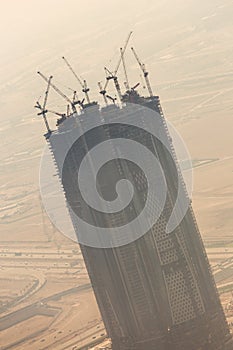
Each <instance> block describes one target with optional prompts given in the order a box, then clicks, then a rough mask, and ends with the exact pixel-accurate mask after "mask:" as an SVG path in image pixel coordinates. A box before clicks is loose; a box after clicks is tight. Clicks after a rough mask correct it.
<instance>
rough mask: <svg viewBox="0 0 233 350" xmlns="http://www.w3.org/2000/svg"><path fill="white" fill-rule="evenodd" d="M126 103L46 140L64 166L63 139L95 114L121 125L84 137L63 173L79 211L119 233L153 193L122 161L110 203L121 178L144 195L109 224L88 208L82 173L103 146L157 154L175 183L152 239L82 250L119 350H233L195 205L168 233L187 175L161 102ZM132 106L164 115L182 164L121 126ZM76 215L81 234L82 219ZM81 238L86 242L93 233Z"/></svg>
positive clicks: (106, 180)
mask: <svg viewBox="0 0 233 350" xmlns="http://www.w3.org/2000/svg"><path fill="white" fill-rule="evenodd" d="M121 100H122V107H121V108H119V107H117V106H116V105H115V104H112V105H108V106H106V107H104V108H102V109H101V108H99V106H98V105H97V104H96V103H92V104H91V103H90V104H89V105H88V106H82V107H83V109H82V112H81V114H79V115H78V114H75V113H74V114H73V115H71V116H70V117H69V118H67V119H69V123H67V125H68V126H66V127H65V126H64V125H65V122H66V121H65V122H64V125H63V123H60V125H59V126H58V130H56V131H54V132H53V133H52V134H53V137H51V132H49V133H48V134H47V135H46V137H47V140H48V142H49V144H50V148H51V151H52V152H53V154H54V157H55V162H57V159H56V157H57V155H56V149H57V145H58V144H59V142H60V140H62V139H63V140H65V141H64V142H66V143H67V144H69V133H70V132H71V130H72V132H73V131H74V130H75V128H82V125H84V124H88V122H89V118H90V111H91V115H93V113H94V114H95V116H96V118H99V119H100V120H104V118H105V116H106V115H108V116H109V114H110V115H112V118H113V119H114V124H111V125H107V124H105V125H104V126H103V127H102V128H101V130H99V131H98V132H96V130H95V132H92V131H90V132H88V133H86V135H85V137H81V138H79V140H78V142H76V143H75V144H73V146H72V148H71V149H70V151H69V155H67V156H66V159H65V162H64V164H63V169H59V171H60V178H61V181H62V186H63V189H64V193H65V196H66V199H67V202H68V203H69V205H70V206H71V207H72V211H73V212H75V213H76V214H77V215H78V216H80V217H82V219H84V220H86V221H89V222H90V223H91V224H92V225H93V226H95V225H96V226H98V225H99V226H102V227H105V228H107V227H109V228H111V227H116V230H117V227H120V226H121V225H124V224H125V223H126V221H130V220H132V219H133V218H134V216H135V215H137V214H138V213H140V211H141V210H142V208H143V206H144V205H145V201H146V196H147V194H148V186H147V181H146V177H145V174H144V173H143V170H142V169H140V168H139V167H138V166H136V165H135V164H134V163H133V162H127V160H126V159H121V157H120V155H118V157H116V159H115V161H113V162H109V163H108V164H107V165H106V167H105V170H104V171H103V172H102V173H101V174H99V176H98V179H97V181H98V184H97V187H98V188H99V191H100V193H101V194H102V196H103V198H108V200H110V201H111V200H113V199H114V195H112V192H113V187H114V186H115V184H116V183H117V182H118V181H119V180H121V179H125V178H126V179H129V180H130V182H131V183H132V185H133V187H134V191H135V192H136V194H134V196H133V198H132V201H131V203H130V204H129V205H128V206H127V208H126V209H125V210H122V211H119V212H118V213H117V214H111V213H110V214H108V215H106V216H105V217H104V218H103V217H102V216H101V215H100V213H99V212H98V211H97V210H95V211H93V210H91V209H90V208H89V207H88V206H87V205H86V203H85V200H84V198H83V197H82V194H81V193H80V190H79V188H78V186H77V170H78V168H79V165H80V163H81V161H82V159H83V157H84V155H85V154H87V152H88V151H89V150H91V149H93V147H95V146H96V145H97V144H98V143H99V142H103V141H105V140H112V139H119V138H120V139H121V138H124V139H131V140H134V141H136V142H139V143H141V144H143V145H144V146H146V147H147V148H148V149H149V150H150V151H151V152H152V153H154V154H155V155H156V157H157V158H158V160H159V162H160V164H161V166H162V168H163V170H164V176H165V180H166V183H167V195H166V201H165V205H164V208H163V210H162V212H161V214H160V216H159V218H158V220H157V221H156V222H155V223H154V225H153V226H152V228H151V229H150V230H149V231H148V232H146V233H145V234H144V235H142V236H141V237H139V238H137V239H136V240H132V241H131V242H130V243H128V242H127V244H124V245H120V246H113V247H107V248H105V247H102V248H101V247H91V246H87V245H84V244H82V243H81V244H80V246H81V250H82V254H83V257H84V260H85V264H86V267H87V270H88V274H89V277H90V280H91V283H92V286H93V290H94V293H95V296H96V300H97V303H98V306H99V309H100V312H101V315H102V318H103V321H104V324H105V327H106V330H107V333H108V336H109V337H110V338H111V340H112V348H113V350H154V349H156V350H232V349H233V343H232V339H231V335H230V332H229V329H228V325H227V322H226V319H225V315H224V312H223V309H222V306H221V303H220V299H219V296H218V292H217V289H216V285H215V282H214V279H213V276H212V273H211V268H210V265H209V262H208V259H207V256H206V252H205V249H204V246H203V243H202V239H201V236H200V233H199V230H198V226H197V223H196V220H195V217H194V213H193V210H192V207H191V204H190V205H189V208H188V210H187V212H186V214H185V216H184V218H183V220H182V221H181V222H180V224H179V225H178V226H177V227H176V228H175V229H174V230H173V231H172V232H171V233H168V232H167V231H166V225H167V222H168V220H169V218H170V216H171V213H172V210H173V208H174V205H175V201H176V197H177V191H178V189H177V186H178V185H177V177H179V176H181V175H180V173H179V171H177V166H176V165H177V164H176V161H175V160H174V159H175V152H174V149H173V145H172V140H171V137H170V135H169V133H168V129H167V125H166V122H165V119H164V116H163V112H162V109H161V106H160V101H159V97H158V96H153V95H152V93H150V96H149V97H142V96H140V95H139V94H138V93H137V92H136V90H135V89H131V90H128V91H127V92H126V94H125V95H123V96H122V97H121ZM129 102H132V103H134V104H136V105H138V106H144V107H145V108H149V109H151V110H153V111H155V112H157V114H156V115H157V118H158V119H159V123H160V125H161V128H160V131H159V132H160V133H161V135H162V136H163V137H165V138H166V139H167V140H168V142H169V144H170V150H171V154H173V156H174V159H172V157H170V156H169V154H168V153H167V151H166V149H165V147H164V146H163V145H162V144H161V142H159V140H158V139H156V138H153V136H152V135H150V134H149V133H145V132H144V131H143V130H142V129H140V128H137V127H133V126H128V125H125V124H122V123H121V121H122V120H123V119H124V117H125V115H126V114H127V113H129V110H130V111H132V109H130V107H129V106H128V103H129ZM134 113H135V115H134V116H133V117H135V118H136V113H139V110H138V109H137V108H136V109H135V111H134ZM61 144H62V142H60V145H61ZM58 168H59V167H58ZM109 174H111V176H109ZM183 186H185V185H184V184H183ZM111 195H112V196H113V197H111ZM151 210H152V211H153V210H156V203H151ZM70 215H71V218H72V221H73V224H74V229H75V230H77V227H76V221H75V218H74V215H73V214H72V213H71V214H70ZM76 234H77V236H79V235H80V234H81V235H84V236H85V232H81V233H80V232H76ZM79 241H80V240H79ZM81 242H82V240H81Z"/></svg>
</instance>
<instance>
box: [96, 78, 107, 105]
mask: <svg viewBox="0 0 233 350" xmlns="http://www.w3.org/2000/svg"><path fill="white" fill-rule="evenodd" d="M98 86H99V89H100V91H99V93H100V94H101V95H103V99H104V102H105V104H106V105H107V104H108V100H107V98H106V92H107V91H106V90H104V89H103V87H102V84H101V82H100V81H99V82H98Z"/></svg>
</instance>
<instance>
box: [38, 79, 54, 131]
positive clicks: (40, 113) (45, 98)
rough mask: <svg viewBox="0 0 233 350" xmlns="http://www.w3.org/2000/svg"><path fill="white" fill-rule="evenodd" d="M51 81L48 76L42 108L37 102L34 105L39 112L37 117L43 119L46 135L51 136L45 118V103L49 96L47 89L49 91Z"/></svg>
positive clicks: (46, 111)
mask: <svg viewBox="0 0 233 350" xmlns="http://www.w3.org/2000/svg"><path fill="white" fill-rule="evenodd" d="M51 80H52V76H50V77H49V79H48V80H47V82H48V85H47V89H46V91H45V97H44V103H43V106H41V104H40V103H39V101H37V102H36V105H35V108H38V109H39V110H40V112H39V113H38V114H37V115H42V116H43V119H44V122H45V126H46V129H47V131H48V134H51V132H52V131H51V129H50V127H49V123H48V120H47V117H46V114H47V113H48V110H47V109H46V103H47V100H48V94H49V89H50V86H51Z"/></svg>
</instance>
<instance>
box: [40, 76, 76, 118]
mask: <svg viewBox="0 0 233 350" xmlns="http://www.w3.org/2000/svg"><path fill="white" fill-rule="evenodd" d="M37 73H38V74H39V75H40V76H41V77H42V78H43V79H44V80H45V81H46V82H47V83H48V82H49V79H48V78H46V76H44V75H43V74H42V73H41V72H37ZM50 80H51V79H50ZM50 86H51V87H52V88H53V89H54V90H55V91H56V92H57V93H58V94H59V95H60V96H61V97H63V98H64V99H65V100H66V101H67V102H68V103H70V105H71V107H72V110H73V112H74V113H77V109H76V107H75V104H76V103H75V102H73V101H71V100H70V99H69V97H67V96H66V95H65V94H63V92H61V90H59V89H58V88H57V87H56V85H54V84H52V83H51V82H50Z"/></svg>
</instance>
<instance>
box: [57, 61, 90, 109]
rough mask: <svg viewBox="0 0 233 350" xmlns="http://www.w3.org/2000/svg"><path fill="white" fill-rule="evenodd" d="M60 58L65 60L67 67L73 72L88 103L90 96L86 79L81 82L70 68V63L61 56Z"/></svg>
mask: <svg viewBox="0 0 233 350" xmlns="http://www.w3.org/2000/svg"><path fill="white" fill-rule="evenodd" d="M62 59H63V60H64V61H65V63H66V65H67V67H68V68H69V70H70V71H71V72H72V73H73V75H74V76H75V78H76V79H77V80H78V82H79V84H80V85H81V87H82V92H84V94H85V97H86V100H87V103H90V97H89V94H88V92H89V91H90V89H89V88H88V87H87V82H86V80H83V82H82V81H81V79H80V78H79V76H78V75H77V74H76V73H75V71H74V69H73V68H72V66H71V65H70V63H69V62H68V61H67V59H66V58H65V57H64V56H63V57H62Z"/></svg>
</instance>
